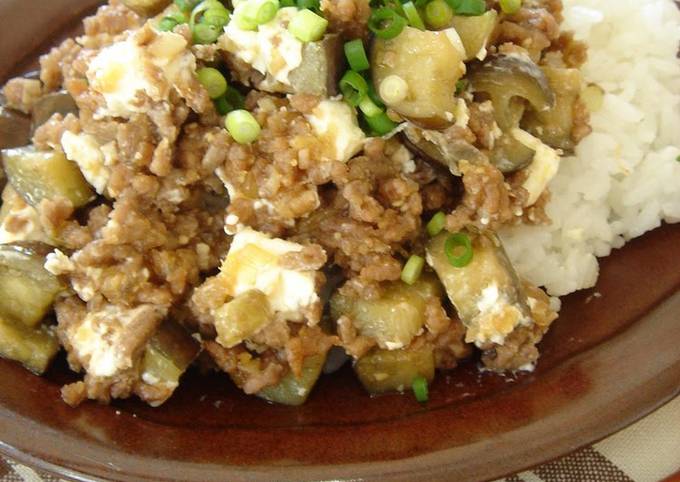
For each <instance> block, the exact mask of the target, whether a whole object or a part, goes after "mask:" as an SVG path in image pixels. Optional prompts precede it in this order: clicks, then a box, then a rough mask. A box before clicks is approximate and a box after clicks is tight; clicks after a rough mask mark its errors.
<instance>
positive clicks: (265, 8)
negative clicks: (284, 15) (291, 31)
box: [254, 0, 279, 25]
mask: <svg viewBox="0 0 680 482" xmlns="http://www.w3.org/2000/svg"><path fill="white" fill-rule="evenodd" d="M278 11H279V0H267V1H266V2H261V3H260V5H259V6H258V8H257V11H256V12H255V15H254V18H255V23H257V24H258V25H262V24H265V23H267V22H270V21H271V20H272V19H273V18H274V17H276V12H278Z"/></svg>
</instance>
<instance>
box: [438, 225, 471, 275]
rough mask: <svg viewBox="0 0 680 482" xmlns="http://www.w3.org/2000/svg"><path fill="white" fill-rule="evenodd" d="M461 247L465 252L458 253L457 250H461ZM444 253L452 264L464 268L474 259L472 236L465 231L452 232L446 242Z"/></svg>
mask: <svg viewBox="0 0 680 482" xmlns="http://www.w3.org/2000/svg"><path fill="white" fill-rule="evenodd" d="M459 248H462V249H463V252H462V253H460V254H456V251H460V249H459ZM444 253H445V254H446V257H447V258H448V260H449V263H451V265H452V266H455V267H456V268H464V267H465V266H467V265H468V264H470V261H472V255H473V251H472V241H471V240H470V236H468V235H467V234H465V233H456V234H452V235H451V236H449V237H448V238H447V239H446V242H445V243H444Z"/></svg>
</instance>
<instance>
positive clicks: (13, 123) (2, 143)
mask: <svg viewBox="0 0 680 482" xmlns="http://www.w3.org/2000/svg"><path fill="white" fill-rule="evenodd" d="M30 140H31V118H30V117H29V116H27V115H25V114H22V113H21V112H18V111H15V110H12V109H8V108H7V107H4V106H2V105H0V149H9V148H11V147H21V146H25V145H26V144H28V143H29V142H30Z"/></svg>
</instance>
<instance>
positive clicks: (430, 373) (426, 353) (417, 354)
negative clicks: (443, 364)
mask: <svg viewBox="0 0 680 482" xmlns="http://www.w3.org/2000/svg"><path fill="white" fill-rule="evenodd" d="M354 371H355V372H356V374H357V376H358V377H359V381H360V382H361V384H362V385H363V386H364V388H365V389H366V390H367V391H368V392H369V393H376V394H377V393H385V392H390V391H398V392H403V391H405V390H411V386H412V384H413V380H414V379H415V378H417V377H424V378H426V379H427V381H432V379H433V378H434V352H433V351H432V347H430V346H427V345H423V346H421V347H419V348H416V349H407V350H380V349H374V350H372V351H370V352H369V353H367V354H366V355H364V356H363V357H361V358H359V360H357V362H356V364H355V365H354Z"/></svg>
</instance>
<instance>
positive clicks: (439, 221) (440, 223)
mask: <svg viewBox="0 0 680 482" xmlns="http://www.w3.org/2000/svg"><path fill="white" fill-rule="evenodd" d="M444 226H446V214H444V213H443V212H441V211H439V212H438V213H437V214H435V215H434V216H432V219H430V221H429V222H428V223H427V225H426V226H425V229H426V230H427V234H429V235H430V236H432V237H435V236H436V235H438V234H439V233H441V232H442V231H443V230H444Z"/></svg>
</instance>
